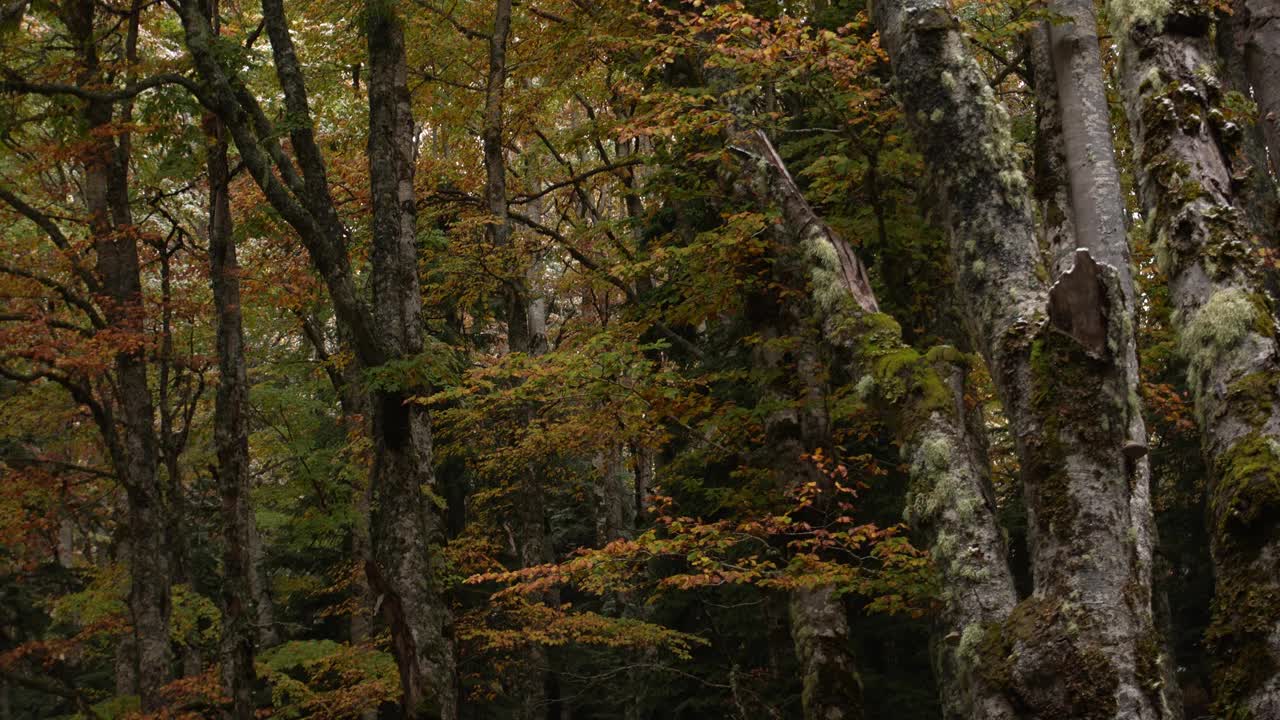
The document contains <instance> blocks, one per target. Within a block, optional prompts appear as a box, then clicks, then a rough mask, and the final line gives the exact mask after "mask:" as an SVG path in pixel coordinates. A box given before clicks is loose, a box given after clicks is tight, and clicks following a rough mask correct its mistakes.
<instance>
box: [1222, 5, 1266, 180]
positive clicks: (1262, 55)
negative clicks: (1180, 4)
mask: <svg viewBox="0 0 1280 720" xmlns="http://www.w3.org/2000/svg"><path fill="white" fill-rule="evenodd" d="M1228 22H1229V25H1230V31H1229V32H1226V33H1223V34H1224V35H1225V36H1226V37H1229V38H1230V40H1231V42H1232V44H1233V45H1234V46H1235V48H1236V52H1237V53H1238V55H1239V59H1240V62H1241V66H1242V67H1241V70H1242V71H1243V74H1244V87H1243V91H1244V93H1245V95H1248V96H1250V97H1252V98H1253V101H1254V102H1256V103H1257V104H1258V126H1259V128H1260V129H1261V131H1262V137H1263V140H1264V142H1265V145H1266V155H1267V162H1266V163H1264V167H1265V168H1266V169H1267V170H1268V171H1269V172H1270V174H1271V176H1272V177H1273V178H1276V177H1280V6H1277V5H1276V3H1274V2H1271V1H1270V0H1234V2H1233V3H1232V4H1231V18H1230V20H1229V21H1228ZM1223 30H1225V28H1220V30H1219V32H1222V31H1223Z"/></svg>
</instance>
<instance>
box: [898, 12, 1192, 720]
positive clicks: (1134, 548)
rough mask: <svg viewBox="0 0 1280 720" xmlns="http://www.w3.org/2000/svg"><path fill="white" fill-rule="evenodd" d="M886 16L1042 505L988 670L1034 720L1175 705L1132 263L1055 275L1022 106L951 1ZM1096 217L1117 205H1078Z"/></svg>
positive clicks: (1110, 255)
mask: <svg viewBox="0 0 1280 720" xmlns="http://www.w3.org/2000/svg"><path fill="white" fill-rule="evenodd" d="M874 16H875V20H876V25H877V26H878V27H879V29H880V31H881V39H882V43H883V44H884V47H885V48H886V49H887V50H888V53H889V56H890V59H891V62H892V64H893V69H894V74H895V81H896V87H897V89H898V91H899V93H900V95H901V97H902V100H903V102H904V105H905V106H906V110H907V116H908V119H909V122H910V123H911V125H912V126H913V129H914V130H915V131H916V136H917V138H919V139H920V141H921V143H922V149H923V150H924V153H925V155H926V156H928V157H930V158H931V170H932V172H933V181H934V183H935V185H936V189H937V190H938V195H939V205H940V207H939V209H940V214H941V215H942V219H943V221H944V224H945V226H946V227H947V228H948V230H949V233H950V236H951V244H952V260H953V264H954V267H955V269H956V275H957V278H956V279H957V289H958V293H959V297H960V299H961V302H962V303H963V304H964V305H965V307H966V308H967V311H968V317H967V318H966V323H967V325H968V330H969V334H970V336H971V338H972V340H973V344H974V346H975V347H977V348H980V350H981V352H982V354H983V356H984V357H985V358H986V361H987V364H988V366H989V367H990V368H991V375H992V378H993V379H994V380H995V383H996V387H997V390H998V391H999V393H1000V395H1001V399H1002V400H1003V402H1004V406H1005V408H1006V411H1007V412H1008V413H1009V416H1010V421H1011V427H1012V429H1013V430H1014V433H1015V438H1016V441H1017V448H1018V455H1019V459H1020V461H1021V469H1022V482H1023V486H1024V492H1025V495H1026V498H1027V509H1028V514H1029V516H1030V518H1029V520H1030V536H1031V537H1030V540H1031V552H1032V565H1033V574H1034V579H1035V590H1034V593H1033V596H1032V597H1031V598H1029V599H1027V600H1025V601H1023V602H1022V603H1020V604H1019V605H1018V606H1017V607H1016V608H1015V609H1014V610H1013V612H1012V613H1011V614H1010V616H1009V617H1008V618H1007V619H1006V621H1005V622H1004V623H1002V624H1001V625H1000V626H999V627H995V628H992V629H991V631H990V632H989V633H987V635H986V637H984V639H983V642H982V643H980V647H979V655H980V657H981V663H980V665H981V672H982V673H983V674H984V676H985V679H986V680H987V681H988V682H990V683H992V684H995V685H998V686H1001V687H1003V688H1004V689H1005V690H1006V692H1008V693H1009V697H1010V698H1015V699H1016V701H1017V703H1018V704H1019V705H1020V706H1022V707H1025V708H1026V711H1025V712H1026V713H1027V715H1028V716H1030V717H1037V718H1040V717H1043V718H1048V717H1081V718H1113V717H1122V718H1157V717H1163V716H1165V715H1166V714H1167V712H1168V711H1167V709H1166V708H1165V707H1164V706H1163V698H1162V696H1161V693H1160V692H1159V688H1160V687H1162V686H1166V685H1169V684H1170V683H1171V682H1172V678H1169V677H1162V673H1161V669H1162V668H1163V667H1165V664H1163V663H1161V662H1160V660H1159V647H1160V645H1159V642H1158V638H1157V636H1156V633H1155V630H1154V626H1153V623H1152V611H1151V607H1152V600H1151V551H1152V544H1153V538H1152V535H1151V528H1152V522H1151V518H1150V504H1149V501H1148V499H1147V497H1148V492H1149V490H1148V488H1147V487H1146V477H1145V474H1144V473H1143V472H1142V471H1141V470H1140V469H1139V468H1138V467H1137V466H1136V463H1135V461H1136V460H1137V459H1138V458H1139V457H1140V456H1141V454H1142V453H1144V452H1145V447H1146V438H1145V437H1143V436H1142V435H1141V434H1139V432H1138V429H1139V428H1141V427H1142V424H1141V417H1140V408H1139V406H1138V399H1137V394H1136V392H1135V385H1134V379H1135V378H1136V366H1135V365H1134V363H1133V360H1132V357H1133V356H1132V353H1131V352H1129V350H1128V349H1129V348H1131V347H1132V346H1133V340H1132V332H1133V331H1132V328H1133V323H1132V321H1131V319H1130V318H1129V315H1128V312H1127V308H1128V307H1129V305H1128V302H1127V297H1128V293H1127V291H1126V288H1128V287H1130V286H1131V281H1126V279H1125V275H1127V267H1124V266H1111V265H1108V264H1100V263H1099V262H1097V260H1095V259H1094V257H1093V255H1092V254H1091V252H1090V251H1088V250H1082V251H1080V252H1077V253H1076V254H1075V257H1074V258H1073V260H1074V263H1073V265H1072V268H1071V270H1069V271H1067V272H1063V273H1060V274H1058V275H1057V276H1056V278H1055V282H1054V284H1053V286H1052V287H1049V286H1048V283H1047V282H1046V279H1045V277H1046V273H1045V270H1044V268H1043V266H1042V265H1041V263H1040V258H1039V254H1038V253H1037V251H1036V248H1035V244H1034V237H1035V227H1034V225H1033V223H1032V219H1031V213H1030V209H1029V207H1028V204H1027V202H1026V199H1025V197H1024V194H1025V191H1026V182H1025V180H1024V178H1023V176H1022V173H1021V170H1020V168H1019V167H1018V159H1017V156H1016V155H1015V154H1014V152H1013V147H1012V142H1011V140H1010V137H1009V129H1008V117H1007V114H1006V113H1005V111H1004V109H1003V108H1002V107H1001V106H1000V104H999V102H998V101H997V100H996V98H995V96H994V93H993V92H992V90H991V88H990V86H988V85H987V84H986V82H985V80H984V79H983V76H982V74H981V71H980V70H979V68H978V66H977V64H976V62H974V60H973V59H972V58H971V57H970V56H969V54H968V51H967V48H966V46H965V42H964V40H963V39H962V37H961V34H960V32H959V28H958V25H957V23H956V21H955V19H954V18H953V17H952V16H951V14H950V12H949V10H948V9H947V6H946V5H945V3H943V2H941V1H940V0H880V1H879V2H877V3H876V4H875V8H874ZM956 138H965V142H960V143H957V142H955V139H956ZM1068 165H1070V162H1068ZM1082 185H1083V183H1082ZM1085 189H1086V191H1088V188H1087V187H1086V188H1085ZM1088 192H1092V191H1088ZM1073 195H1074V194H1073ZM1073 212H1074V210H1073ZM1086 215H1088V216H1089V217H1093V218H1094V220H1093V221H1092V223H1093V224H1096V223H1097V222H1099V218H1102V217H1104V216H1105V215H1106V214H1105V213H1103V212H1101V211H1099V210H1094V211H1093V212H1092V213H1078V212H1076V213H1075V216H1076V217H1077V218H1079V217H1085V216H1086ZM1090 232H1092V231H1090ZM1116 250H1117V248H1107V249H1106V250H1100V251H1099V253H1100V254H1101V255H1102V259H1103V260H1104V261H1106V260H1113V259H1114V258H1116V254H1115V252H1116Z"/></svg>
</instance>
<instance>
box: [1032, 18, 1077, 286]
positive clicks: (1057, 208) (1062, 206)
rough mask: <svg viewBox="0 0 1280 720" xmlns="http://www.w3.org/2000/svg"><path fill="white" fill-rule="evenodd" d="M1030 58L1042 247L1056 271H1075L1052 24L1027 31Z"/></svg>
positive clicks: (1034, 194)
mask: <svg viewBox="0 0 1280 720" xmlns="http://www.w3.org/2000/svg"><path fill="white" fill-rule="evenodd" d="M1027 44H1028V48H1027V50H1028V52H1027V62H1028V65H1029V67H1030V68H1031V76H1032V85H1033V86H1034V87H1033V90H1034V91H1035V96H1036V102H1035V108H1036V140H1035V153H1034V154H1035V178H1034V180H1035V185H1034V186H1033V187H1032V197H1033V198H1034V200H1035V202H1036V205H1037V207H1038V208H1039V211H1040V212H1039V217H1040V224H1039V226H1038V227H1039V231H1040V235H1039V240H1040V243H1039V244H1040V250H1041V252H1043V253H1044V254H1045V257H1047V258H1051V259H1052V262H1051V263H1050V268H1049V270H1050V273H1051V274H1053V275H1058V274H1059V273H1062V272H1065V271H1066V270H1068V269H1069V265H1070V264H1071V262H1073V260H1074V258H1075V252H1074V251H1075V248H1076V237H1075V234H1076V230H1075V220H1074V218H1072V212H1071V199H1070V195H1069V188H1068V186H1067V148H1066V145H1065V143H1064V142H1063V140H1062V113H1061V111H1060V110H1059V107H1058V83H1057V80H1056V79H1055V78H1056V72H1055V71H1054V68H1053V57H1052V55H1051V53H1050V50H1049V28H1048V24H1047V23H1042V24H1041V25H1039V26H1037V27H1034V28H1032V29H1031V31H1030V32H1028V33H1027Z"/></svg>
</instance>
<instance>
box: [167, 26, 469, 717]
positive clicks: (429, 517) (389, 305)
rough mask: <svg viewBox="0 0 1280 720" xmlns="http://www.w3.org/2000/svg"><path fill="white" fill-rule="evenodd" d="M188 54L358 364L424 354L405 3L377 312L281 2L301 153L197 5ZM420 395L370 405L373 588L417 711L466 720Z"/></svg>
mask: <svg viewBox="0 0 1280 720" xmlns="http://www.w3.org/2000/svg"><path fill="white" fill-rule="evenodd" d="M179 9H180V13H181V17H182V24H183V31H184V35H185V40H186V45H187V48H188V49H189V50H190V52H191V56H192V59H193V61H194V64H195V67H196V71H197V73H198V75H199V78H200V83H199V88H198V89H199V93H200V100H201V102H202V103H203V104H205V106H206V107H208V108H209V109H211V110H212V111H214V112H215V113H217V115H218V116H219V118H220V119H221V120H222V121H223V123H225V126H226V128H227V131H228V132H229V134H230V135H231V137H232V138H233V139H234V140H235V143H236V148H237V149H238V150H239V151H240V158H241V160H242V161H243V162H244V165H245V168H246V169H247V170H248V171H249V174H250V175H252V176H253V178H254V181H255V182H256V183H257V184H258V187H259V188H261V189H262V191H263V194H264V195H265V196H266V198H267V200H268V202H270V204H271V206H272V207H273V208H274V209H275V210H276V211H277V212H279V213H280V215H281V217H283V218H284V220H285V221H286V222H288V223H289V225H290V226H292V227H293V228H294V230H296V231H297V233H298V236H299V238H300V239H301V240H302V242H303V244H304V245H305V246H306V248H307V252H308V254H309V256H310V259H311V262H312V265H313V266H314V267H315V268H316V270H317V272H318V273H319V274H320V276H321V278H323V280H324V282H325V285H326V287H327V289H328V293H329V299H330V302H331V303H332V305H333V308H334V314H335V316H336V318H337V322H338V326H339V334H340V336H341V337H342V338H343V339H344V342H345V343H346V344H347V345H348V346H349V347H350V348H351V350H352V352H353V354H354V356H355V359H356V361H357V363H358V365H359V366H360V367H361V368H363V369H372V368H377V367H379V366H382V365H384V364H385V363H387V362H389V361H403V360H411V359H413V358H415V357H416V356H418V355H419V354H421V352H422V349H423V338H422V313H421V297H420V293H419V285H418V276H417V267H418V265H417V245H416V219H417V218H416V200H415V196H414V190H413V169H414V158H415V152H416V147H415V128H414V125H413V117H412V113H411V107H410V97H409V91H408V86H407V80H406V76H407V71H406V68H405V54H404V35H403V29H402V26H401V21H400V18H398V17H397V16H396V14H395V11H394V6H393V3H390V2H388V1H387V0H371V2H369V3H367V6H366V33H367V39H368V49H369V66H370V77H369V118H370V129H369V153H368V154H369V169H370V190H371V193H370V194H371V197H372V204H373V223H372V230H373V243H372V245H373V252H372V265H373V267H372V272H371V276H372V278H371V279H372V285H373V305H374V308H375V309H374V310H371V309H370V307H369V304H368V303H367V302H365V301H364V300H363V299H362V298H361V297H360V296H359V294H358V293H357V291H356V284H355V280H354V275H353V272H352V268H351V261H350V257H349V255H348V252H347V245H346V243H347V230H346V228H345V227H343V225H342V222H341V220H340V218H339V216H338V213H337V211H336V209H335V206H334V203H333V199H332V197H331V195H330V192H329V185H328V180H327V178H326V170H325V166H324V160H323V156H322V153H321V151H320V148H319V145H318V144H317V142H316V139H315V135H314V129H313V127H314V123H313V120H312V118H311V115H310V109H309V105H308V100H307V92H306V84H305V81H304V78H303V73H302V69H301V66H300V64H299V62H298V59H297V54H296V51H295V49H294V46H293V41H292V37H291V35H290V32H289V28H288V21H287V18H286V16H285V12H284V5H283V2H282V1H281V0H263V2H262V9H263V24H264V28H265V30H266V32H267V35H268V37H269V38H270V40H271V46H272V55H273V58H274V62H275V70H276V76H277V78H278V80H279V81H280V86H281V90H282V92H283V95H284V99H285V105H286V108H287V109H288V111H289V120H290V122H289V128H290V131H289V135H290V140H291V143H290V144H291V148H292V151H293V156H292V157H290V156H289V155H287V154H286V153H285V151H284V148H283V147H282V146H281V145H280V143H279V141H278V140H277V139H276V134H275V128H274V127H273V126H272V124H271V122H270V120H268V119H267V117H266V115H265V114H264V112H263V110H262V108H261V107H260V106H259V105H258V103H257V100H256V99H255V98H254V97H253V96H252V95H250V94H249V93H248V91H247V89H246V88H245V86H244V85H243V83H242V82H241V80H240V78H239V77H238V74H237V72H236V71H235V70H234V69H229V68H227V67H224V66H223V65H222V63H221V62H220V60H219V56H218V53H217V52H215V50H214V43H213V35H212V31H211V29H210V27H209V23H208V21H207V19H206V18H205V17H204V16H203V14H202V13H201V12H200V8H199V6H198V2H197V0H181V2H180V8H179ZM422 390H424V388H417V387H398V388H393V389H387V388H383V389H380V390H379V391H377V392H376V393H374V394H373V395H374V396H373V397H372V398H371V401H370V410H371V414H372V415H373V421H372V435H373V437H372V440H373V446H374V461H373V469H372V472H371V479H370V493H371V500H370V505H371V509H370V514H371V518H370V535H371V543H372V546H373V547H372V554H373V561H372V562H369V563H367V564H366V571H367V575H368V576H369V581H370V584H371V585H372V586H373V587H374V588H375V590H376V591H377V592H378V594H379V599H380V603H379V607H380V608H381V611H382V613H383V616H384V617H385V618H386V619H387V621H388V625H389V627H390V629H391V635H392V648H393V650H394V652H395V656H396V661H397V664H398V666H399V668H400V677H401V686H402V691H403V693H404V697H403V702H404V706H405V712H406V714H408V715H410V716H415V717H426V718H442V719H444V720H452V718H454V717H455V716H456V687H455V685H456V683H455V669H454V659H453V648H452V643H451V640H450V639H449V627H450V625H451V618H450V612H449V609H448V607H447V605H446V604H445V601H444V598H443V595H442V589H441V587H440V585H439V579H438V575H439V570H440V568H439V567H438V556H437V553H436V552H435V548H436V547H437V546H438V545H439V544H440V542H442V540H443V533H442V532H441V527H440V525H441V522H440V519H439V518H438V517H437V515H436V512H435V510H434V508H433V507H432V506H433V504H434V503H433V500H432V497H433V496H434V487H433V486H434V484H435V477H434V474H435V473H434V469H433V467H432V452H431V427H430V419H429V417H428V414H427V412H426V409H425V408H423V407H422V406H420V405H418V404H415V403H410V402H407V401H408V399H409V398H410V397H411V396H412V395H413V394H414V393H415V392H420V391H422Z"/></svg>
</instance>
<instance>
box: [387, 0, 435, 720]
mask: <svg viewBox="0 0 1280 720" xmlns="http://www.w3.org/2000/svg"><path fill="white" fill-rule="evenodd" d="M366 12H367V13H368V18H367V23H368V24H367V34H368V48H369V179H370V190H371V196H372V202H373V273H372V275H373V305H374V317H375V319H376V332H377V333H378V334H379V339H380V344H381V345H382V347H384V348H387V349H388V350H390V353H389V354H390V355H391V357H407V358H411V357H414V356H416V355H418V354H419V353H421V352H422V349H423V339H422V293H421V291H420V289H419V281H418V260H417V258H418V255H417V206H416V199H415V194H414V188H413V176H414V165H415V161H416V157H417V146H416V142H415V140H416V139H415V128H414V122H413V114H412V108H411V105H410V97H409V87H408V70H407V68H406V65H405V49H404V32H403V27H402V20H401V18H400V17H399V16H398V15H397V14H396V12H395V6H394V4H393V3H391V2H389V1H387V0H373V1H371V2H369V3H368V7H367V10H366ZM410 390H413V389H412V388H405V389H404V390H397V391H394V392H381V393H379V394H378V396H377V397H376V398H375V400H374V408H373V434H374V439H375V443H376V446H375V454H374V464H373V475H372V481H371V491H372V492H371V494H372V514H371V518H370V530H371V535H372V541H373V557H374V563H372V564H370V565H369V566H368V567H369V580H370V584H371V585H372V586H373V588H374V589H375V590H376V591H377V592H378V593H379V594H380V595H381V597H380V600H381V605H382V613H383V616H384V617H385V618H386V619H387V624H388V625H390V627H391V630H392V645H393V647H394V648H395V650H396V659H397V661H398V663H399V665H400V682H401V686H402V689H403V691H404V707H405V712H406V714H407V715H408V716H410V717H415V718H431V719H435V718H440V719H441V720H452V718H454V717H456V715H457V707H456V706H457V689H456V681H455V668H454V656H453V648H452V644H451V641H450V639H449V637H448V635H447V632H448V629H449V626H450V624H451V618H450V613H449V608H448V606H447V605H446V604H445V603H444V601H443V598H442V592H443V589H442V588H441V586H440V583H439V576H440V573H441V571H442V568H440V567H438V563H437V560H436V558H437V553H435V551H434V549H433V548H434V547H436V546H438V545H439V544H441V543H442V542H443V540H444V537H443V531H442V527H441V524H442V520H441V518H440V517H439V515H438V513H437V512H436V510H435V509H434V507H433V506H432V503H431V500H430V499H429V498H428V497H427V496H426V495H425V494H424V489H425V490H429V491H430V492H435V473H434V470H433V467H432V449H431V426H430V418H429V417H428V414H427V410H426V408H425V407H423V406H421V405H419V404H416V403H409V402H407V401H408V397H409V396H408V392H407V391H410Z"/></svg>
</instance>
